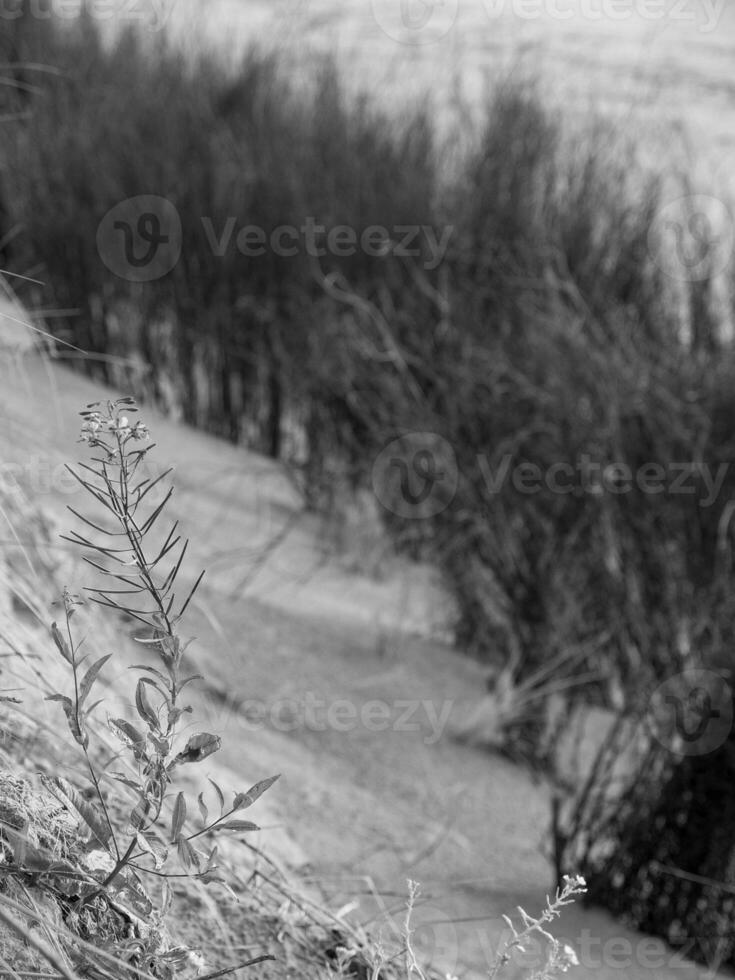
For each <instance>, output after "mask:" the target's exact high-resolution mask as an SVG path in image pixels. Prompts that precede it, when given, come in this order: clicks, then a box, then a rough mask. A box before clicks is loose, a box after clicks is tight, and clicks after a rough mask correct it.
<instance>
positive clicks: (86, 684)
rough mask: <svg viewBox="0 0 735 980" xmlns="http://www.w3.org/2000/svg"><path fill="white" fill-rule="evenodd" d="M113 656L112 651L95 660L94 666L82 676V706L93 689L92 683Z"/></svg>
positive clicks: (80, 687) (80, 699)
mask: <svg viewBox="0 0 735 980" xmlns="http://www.w3.org/2000/svg"><path fill="white" fill-rule="evenodd" d="M111 656H112V654H111V653H108V654H106V655H105V656H104V657H100V659H99V660H95V662H94V663H93V664H92V666H91V667H90V668H89V670H88V671H87V673H86V674H85V675H84V677H83V678H82V680H81V683H80V685H79V705H80V707H81V706H82V705H83V704H84V702H85V700H86V698H87V695H88V694H89V692H90V691H91V690H92V685H93V684H94V682H95V681H96V680H97V675H98V674H99V672H100V671H101V670H102V668H103V667H104V666H105V664H106V663H107V661H108V660H109V659H110V657H111Z"/></svg>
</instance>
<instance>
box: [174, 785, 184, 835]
mask: <svg viewBox="0 0 735 980" xmlns="http://www.w3.org/2000/svg"><path fill="white" fill-rule="evenodd" d="M185 820H186V800H185V799H184V794H183V793H179V794H178V796H177V797H176V803H174V812H173V814H172V816H171V840H174V841H175V840H176V839H177V838H178V837H179V835H180V834H181V828H182V827H183V826H184V821H185Z"/></svg>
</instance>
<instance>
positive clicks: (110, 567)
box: [48, 398, 278, 905]
mask: <svg viewBox="0 0 735 980" xmlns="http://www.w3.org/2000/svg"><path fill="white" fill-rule="evenodd" d="M136 412H137V409H136V407H135V404H134V402H133V399H132V398H120V399H117V400H116V401H108V402H106V403H100V402H96V403H93V404H91V405H88V406H87V407H86V409H85V410H84V411H83V412H81V415H82V418H83V423H82V432H81V441H83V442H85V443H87V444H88V446H89V447H90V449H91V450H92V451H93V453H94V455H93V456H92V457H91V459H90V461H89V462H88V463H81V464H80V466H79V471H76V470H74V469H71V468H69V471H70V472H71V473H72V474H73V475H74V477H75V478H76V479H77V480H78V482H79V484H80V485H81V487H82V488H83V489H84V490H85V491H86V492H87V494H88V495H89V496H90V497H92V498H93V499H94V501H96V503H97V504H98V505H99V506H100V507H101V509H102V517H100V518H95V519H94V520H93V519H91V518H90V517H87V516H85V515H84V514H82V513H80V512H79V511H77V510H75V509H74V508H71V507H70V508H69V509H70V510H71V511H72V513H73V514H74V515H75V516H76V517H77V518H78V519H79V520H80V521H82V522H83V523H84V524H85V525H86V528H87V529H88V530H86V531H85V532H84V533H80V532H77V531H74V532H72V533H71V534H69V535H64V536H63V537H65V539H66V540H68V541H70V542H72V543H73V544H75V545H78V546H80V547H81V548H83V549H84V550H85V555H84V560H85V561H86V562H87V563H88V564H89V565H91V566H92V567H93V568H94V569H95V570H96V571H97V572H98V573H99V574H100V575H101V576H102V577H103V582H104V584H101V585H100V586H98V587H94V588H88V589H87V590H86V591H87V592H88V593H89V595H90V598H91V599H92V601H94V602H95V603H97V604H99V605H100V606H103V607H105V608H107V609H111V610H115V611H117V612H119V613H122V614H126V615H127V616H130V617H132V618H133V619H134V620H135V621H136V622H137V623H138V625H139V627H140V634H141V635H138V636H136V637H135V639H136V640H137V641H138V642H139V643H140V644H142V645H143V646H144V647H145V649H146V651H147V652H148V653H149V654H154V655H156V660H155V661H154V660H153V659H152V658H150V659H149V660H148V662H146V663H141V664H136V665H134V666H133V667H131V668H130V669H131V670H132V671H134V672H135V682H134V696H133V699H132V700H133V701H134V704H135V710H136V713H137V716H138V718H137V720H136V722H135V723H133V722H131V721H130V720H128V719H126V718H113V717H108V718H107V724H108V727H109V729H110V731H111V732H112V734H113V735H114V736H115V738H116V739H117V740H118V741H119V742H120V743H121V745H122V751H123V753H127V756H128V758H129V761H130V763H131V765H130V767H129V768H128V770H127V771H126V772H118V771H113V772H109V773H107V776H109V777H110V778H111V779H113V780H115V781H116V782H117V783H118V784H119V785H121V786H124V787H126V788H127V790H130V791H132V794H133V802H132V805H131V806H130V808H129V809H127V806H128V804H129V802H130V797H129V795H127V794H126V793H125V791H123V792H122V793H121V796H123V797H127V803H126V804H125V809H126V811H127V817H126V821H125V822H124V823H125V825H124V827H122V828H121V827H120V826H119V824H120V821H119V820H118V821H117V824H116V821H115V819H113V816H112V815H111V813H110V809H109V807H108V803H107V801H106V797H105V794H104V793H103V790H102V786H101V782H102V775H101V771H99V769H98V764H97V762H96V761H95V756H94V755H93V754H92V753H91V752H90V748H89V743H90V727H89V719H90V717H91V716H92V714H93V713H94V712H95V710H96V709H97V708H98V706H99V705H100V704H101V703H102V702H101V701H99V700H97V701H93V702H92V699H91V695H92V691H93V689H94V685H95V682H96V681H97V679H98V677H99V675H100V672H101V671H102V670H103V669H104V667H105V664H106V663H107V661H108V660H109V659H110V657H111V656H112V654H107V655H105V656H102V657H100V658H99V659H96V660H94V661H93V662H91V663H89V662H88V657H87V656H85V655H84V653H83V651H82V647H83V644H84V640H83V639H81V640H76V638H75V635H74V629H73V618H74V615H75V612H76V610H77V607H78V606H79V605H80V603H81V600H80V598H79V596H77V595H73V594H72V593H70V592H69V591H65V592H64V595H63V603H62V604H63V610H64V622H63V625H62V626H61V627H59V625H58V624H57V623H53V625H52V627H51V633H52V636H53V639H54V642H55V644H56V647H57V649H58V651H59V653H60V655H61V657H62V658H63V659H64V661H65V662H66V663H67V664H68V665H69V668H70V670H71V674H72V681H73V684H72V690H71V692H70V693H69V694H61V693H57V694H52V695H50V696H49V698H48V700H52V701H58V702H59V703H60V704H61V706H62V708H63V710H64V713H65V715H66V719H67V722H68V726H69V730H70V732H71V734H72V736H73V738H74V740H75V742H76V743H77V744H78V746H79V748H80V750H81V752H82V755H83V756H84V769H85V772H86V775H87V777H88V780H89V782H90V784H91V786H90V793H89V794H88V796H91V800H89V799H87V798H85V797H83V796H82V795H81V794H79V793H77V792H76V791H75V790H74V788H73V787H71V786H70V784H69V783H67V782H66V781H65V780H60V779H56V780H54V781H53V782H54V783H55V785H56V789H57V791H59V790H60V791H61V792H62V793H63V794H64V797H65V799H66V800H67V801H68V802H71V804H72V805H73V806H74V808H75V809H76V810H77V811H78V813H79V814H80V816H81V817H82V819H83V821H84V822H85V823H86V824H87V826H88V827H89V829H90V831H91V835H92V839H93V845H94V847H97V848H100V847H101V848H103V849H104V850H105V851H107V854H108V857H109V860H108V862H107V864H106V866H105V870H104V872H103V873H101V874H98V875H97V876H94V877H93V879H92V880H87V881H86V882H85V883H84V884H83V885H82V886H81V887H80V890H79V901H80V903H81V904H82V905H84V904H85V903H87V902H89V901H91V900H92V899H93V898H95V897H96V896H98V895H99V894H100V893H101V892H104V891H105V890H106V889H109V888H111V887H114V885H115V882H116V880H117V879H118V877H119V876H121V875H123V877H125V873H126V872H132V873H136V872H145V871H153V872H154V873H156V874H163V875H164V876H165V874H166V872H162V869H163V868H164V866H165V865H166V862H167V860H168V858H169V851H170V850H171V849H172V848H173V849H175V850H176V853H177V855H178V859H179V861H180V863H181V865H182V867H183V869H184V871H185V872H186V873H187V874H192V875H195V876H196V877H197V878H199V879H200V880H202V881H204V882H209V881H212V880H220V881H222V880H223V879H222V878H221V877H220V876H219V875H217V873H216V869H217V847H216V845H215V846H212V847H210V846H207V847H206V849H202V848H201V842H202V840H203V839H204V838H205V836H207V835H210V834H212V833H214V832H217V831H221V830H234V831H251V830H257V829H258V827H257V825H256V824H254V823H252V822H251V821H249V820H241V819H233V817H234V815H235V814H236V813H237V812H238V811H241V810H244V809H246V808H248V807H250V806H251V805H252V804H253V803H255V801H256V800H257V799H258V798H259V797H260V796H261V795H262V793H264V792H265V791H266V790H267V789H268V788H269V787H270V786H271V785H272V784H273V782H275V780H276V779H277V778H278V777H277V776H273V777H271V778H269V779H265V780H262V781H261V782H259V783H257V784H256V785H254V786H252V787H251V788H250V789H249V790H248V791H247V792H244V793H235V794H234V795H233V800H232V803H231V804H230V805H229V806H228V805H227V804H226V802H225V795H224V792H223V791H222V789H221V788H220V787H219V785H217V783H215V782H214V781H213V780H209V782H210V784H211V786H212V788H213V790H214V793H215V796H216V801H217V806H218V815H217V816H216V817H214V819H211V818H210V814H209V808H208V806H207V803H206V802H205V799H204V793H200V794H199V796H198V799H197V805H198V818H199V819H197V825H196V826H194V824H193V821H192V818H191V815H190V811H189V808H188V807H187V802H186V797H185V794H184V792H183V791H179V792H176V790H175V782H176V777H177V774H178V771H179V770H180V767H182V766H184V765H188V764H191V763H197V762H201V761H202V760H204V759H206V758H208V757H209V756H210V755H212V754H213V753H214V752H216V751H217V750H218V749H219V748H220V744H221V743H220V739H219V737H218V736H216V735H213V734H210V733H208V732H198V733H196V734H193V735H189V737H188V738H187V739H186V741H183V735H182V733H181V726H182V719H184V717H185V716H187V715H189V714H190V713H191V711H192V708H191V706H190V705H189V704H186V703H184V701H183V700H182V696H183V693H184V691H185V689H186V688H187V686H188V685H189V684H191V683H192V682H193V681H195V680H199V679H201V677H200V675H196V674H195V675H189V676H184V673H183V666H184V665H183V659H184V653H185V651H186V649H187V646H188V643H183V642H182V641H181V639H180V636H179V633H178V624H179V622H180V620H181V617H182V616H183V614H184V612H185V611H186V609H187V607H188V605H189V603H190V602H191V599H192V597H193V595H194V593H195V592H196V589H197V587H198V586H199V583H200V582H201V580H202V575H203V573H202V574H200V575H199V576H198V577H197V579H196V581H195V582H194V584H193V586H192V587H191V588H189V589H188V591H187V592H186V595H185V598H184V599H183V600H182V601H178V599H177V594H176V591H175V586H176V583H177V576H178V574H179V571H180V569H181V567H182V562H183V559H184V556H185V554H186V550H187V545H188V541H186V540H183V541H182V538H181V535H180V534H179V531H178V521H174V522H173V524H172V525H171V526H170V527H169V529H168V531H167V533H165V535H164V536H162V538H161V540H160V543H159V544H158V545H157V546H156V547H155V548H151V547H150V541H151V540H152V531H153V529H154V527H156V528H157V527H158V522H159V521H160V519H161V516H162V514H163V513H164V509H165V507H166V504H167V503H168V502H169V500H170V499H171V495H172V493H173V487H169V488H168V489H167V490H165V492H163V495H162V498H161V499H160V501H159V502H157V503H153V502H152V501H153V499H154V497H155V494H153V491H154V490H155V489H156V488H159V493H160V491H161V484H162V481H163V480H164V479H165V477H166V476H167V475H168V474H169V473H170V472H171V471H170V469H169V470H166V471H165V472H163V473H161V474H160V475H159V476H157V477H155V478H153V477H146V476H145V475H144V474H143V467H142V463H143V461H144V459H145V458H146V456H147V454H148V453H149V452H150V451H151V449H152V448H153V445H152V444H151V443H150V442H149V433H148V429H147V427H146V426H145V424H144V423H143V422H141V421H140V420H137V421H135V422H133V421H131V418H130V416H132V415H133V414H134V413H136ZM90 702H91V703H90ZM169 804H171V806H170V817H169V818H168V821H167V824H166V826H167V827H168V830H167V832H166V834H165V839H164V838H162V835H161V833H160V821H161V819H162V816H163V813H164V810H166V809H167V807H168V805H169ZM157 827H158V828H159V829H157ZM88 879H89V876H88Z"/></svg>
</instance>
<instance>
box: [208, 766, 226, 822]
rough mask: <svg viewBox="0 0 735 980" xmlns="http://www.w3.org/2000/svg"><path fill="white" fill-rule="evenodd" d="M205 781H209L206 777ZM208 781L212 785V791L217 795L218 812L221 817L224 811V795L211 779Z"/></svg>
mask: <svg viewBox="0 0 735 980" xmlns="http://www.w3.org/2000/svg"><path fill="white" fill-rule="evenodd" d="M207 779H209V776H208V777H207ZM209 781H210V783H211V784H212V786H214V791H215V793H216V794H217V799H218V800H219V812H220V816H221V815H222V813H223V812H224V809H225V794H224V793H223V792H222V790H221V789H220V788H219V786H218V785H217V783H215V781H214V780H213V779H209Z"/></svg>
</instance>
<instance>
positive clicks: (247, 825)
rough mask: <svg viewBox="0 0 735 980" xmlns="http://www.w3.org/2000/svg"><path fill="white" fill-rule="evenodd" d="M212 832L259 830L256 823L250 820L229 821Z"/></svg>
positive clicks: (214, 828)
mask: <svg viewBox="0 0 735 980" xmlns="http://www.w3.org/2000/svg"><path fill="white" fill-rule="evenodd" d="M212 829H213V830H260V827H259V826H258V825H257V823H252V822H251V821H250V820H230V822H229V823H220V824H217V826H216V827H213V828H212Z"/></svg>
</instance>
